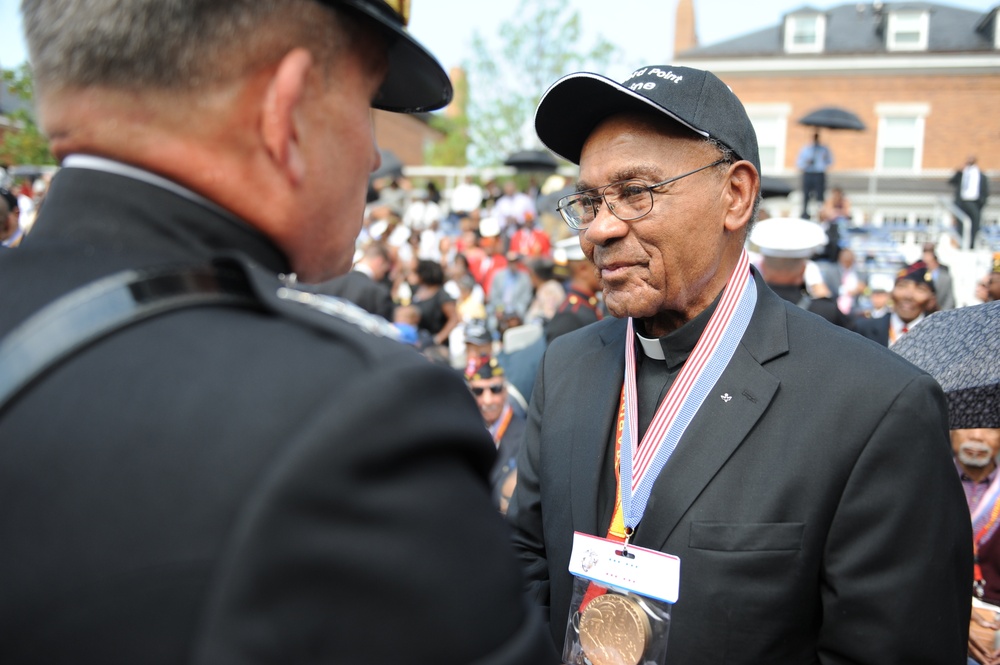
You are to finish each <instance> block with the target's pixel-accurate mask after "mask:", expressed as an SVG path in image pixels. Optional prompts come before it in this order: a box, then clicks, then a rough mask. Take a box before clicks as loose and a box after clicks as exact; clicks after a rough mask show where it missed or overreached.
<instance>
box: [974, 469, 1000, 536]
mask: <svg viewBox="0 0 1000 665" xmlns="http://www.w3.org/2000/svg"><path fill="white" fill-rule="evenodd" d="M997 501H1000V473H997V474H996V477H994V478H993V482H991V483H990V486H989V488H988V489H987V490H986V492H985V493H984V494H983V496H982V498H981V499H979V503H978V504H976V507H975V509H974V510H973V511H972V535H973V536H974V537H975V536H977V535H979V532H980V531H982V530H983V528H984V527H986V526H987V525H989V527H990V528H989V529H988V530H987V531H986V532H985V533H983V534H982V536H981V539H980V544H982V543H985V542H986V541H987V540H989V539H990V538H991V537H992V536H993V533H994V532H995V531H996V529H997V522H996V521H994V522H993V524H990V523H989V522H990V516H991V513H992V511H993V506H995V505H996V502H997Z"/></svg>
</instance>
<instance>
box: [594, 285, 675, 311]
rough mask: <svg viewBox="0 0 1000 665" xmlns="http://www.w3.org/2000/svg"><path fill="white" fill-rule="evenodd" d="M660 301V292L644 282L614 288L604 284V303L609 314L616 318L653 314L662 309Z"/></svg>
mask: <svg viewBox="0 0 1000 665" xmlns="http://www.w3.org/2000/svg"><path fill="white" fill-rule="evenodd" d="M661 301H662V294H660V293H659V292H658V291H656V290H655V289H653V288H652V287H651V286H649V285H648V284H645V283H642V284H639V285H634V284H629V285H626V286H624V287H615V288H611V287H609V286H608V285H606V284H605V286H604V305H605V307H607V308H608V312H609V313H610V314H611V316H613V317H615V318H618V319H622V318H625V317H629V316H631V317H632V318H635V319H643V318H648V317H652V316H655V315H656V314H658V313H659V312H660V310H661V309H662V306H661V304H662V303H661Z"/></svg>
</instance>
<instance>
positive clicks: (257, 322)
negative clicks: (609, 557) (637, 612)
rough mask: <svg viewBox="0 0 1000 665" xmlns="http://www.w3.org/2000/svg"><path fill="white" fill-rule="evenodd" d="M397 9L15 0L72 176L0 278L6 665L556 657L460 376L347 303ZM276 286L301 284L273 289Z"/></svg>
mask: <svg viewBox="0 0 1000 665" xmlns="http://www.w3.org/2000/svg"><path fill="white" fill-rule="evenodd" d="M409 5H410V3H409V2H400V1H398V0H397V1H395V2H384V1H383V0H281V1H266V2H263V1H257V0H238V1H230V2H205V1H203V0H171V1H170V2H164V1H163V0H103V1H102V2H78V1H75V0H24V2H23V3H22V12H23V18H24V26H25V30H26V33H27V40H28V46H29V50H30V56H31V65H32V70H33V72H34V76H35V83H36V86H37V87H36V92H37V102H38V110H39V119H40V122H41V124H42V125H43V126H44V129H45V131H46V133H47V134H48V136H49V137H51V146H52V149H53V151H54V153H55V154H56V155H57V156H58V157H59V158H60V159H61V160H62V166H63V168H62V169H61V171H60V172H59V173H58V175H56V176H55V178H54V180H53V183H52V187H51V190H50V191H49V194H48V196H47V198H46V203H45V206H44V207H43V208H42V210H41V214H40V216H39V218H38V221H37V223H36V224H35V226H34V229H33V231H32V234H31V238H30V240H29V241H28V242H26V243H25V244H24V246H22V247H20V248H19V249H18V250H17V251H14V252H6V255H5V256H3V257H0V278H2V281H3V283H4V284H17V285H18V288H17V289H5V290H4V292H3V294H2V295H0V311H2V312H3V314H4V316H3V318H2V319H0V335H3V336H4V337H3V339H2V342H0V441H2V442H3V445H2V446H0V497H2V498H0V542H2V543H3V547H0V589H2V592H0V662H4V663H25V662H37V663H70V662H78V663H105V664H109V663H110V664H114V663H129V664H133V663H204V664H206V665H208V664H211V665H224V664H228V663H233V664H235V663H306V662H309V663H324V662H326V663H331V662H338V663H386V664H388V663H392V664H394V665H395V664H399V663H412V664H413V665H418V664H419V665H424V664H427V663H472V662H481V663H485V662H489V663H509V664H510V665H520V664H522V663H551V662H552V661H553V660H554V658H555V655H554V654H553V653H552V647H551V644H549V643H548V640H547V639H546V638H545V636H544V629H543V628H542V627H541V626H542V623H541V621H540V620H538V621H536V620H535V619H534V618H533V617H534V614H535V613H534V612H533V610H532V609H531V605H530V604H529V603H528V601H527V599H525V598H524V597H523V594H522V592H521V590H520V588H519V587H520V580H521V574H520V571H519V570H518V566H517V563H516V561H515V560H514V557H513V556H512V555H511V554H510V550H509V546H508V540H507V533H508V531H507V529H506V527H505V525H504V524H503V520H502V518H501V517H500V516H499V515H498V514H497V512H496V510H495V508H494V507H493V504H492V502H491V500H490V491H489V489H490V488H489V476H488V474H489V471H490V468H491V466H492V464H493V460H494V458H495V454H496V452H495V448H494V446H493V445H492V442H491V441H490V437H489V435H488V434H487V432H486V431H485V430H484V428H483V426H482V418H481V417H480V415H479V412H478V410H477V409H476V407H475V404H474V401H473V399H472V398H471V397H470V395H469V392H468V389H467V388H466V386H465V383H464V382H463V381H462V378H461V376H460V375H458V373H456V372H455V371H454V370H453V369H451V368H448V367H437V366H434V365H432V364H430V363H427V362H426V360H425V359H424V358H423V357H422V356H420V355H419V354H418V353H417V352H416V351H414V350H413V349H412V348H411V347H408V346H405V345H403V344H400V343H399V342H397V341H395V340H394V339H390V337H391V335H392V331H393V329H392V328H391V327H390V326H389V324H387V323H386V322H385V321H384V320H383V319H380V318H377V317H372V316H370V315H368V314H367V313H365V312H363V311H360V310H359V309H358V308H356V307H354V306H352V305H350V304H348V303H346V302H344V301H341V300H337V299H335V298H331V297H329V296H321V295H317V294H311V293H306V292H303V291H301V290H298V289H296V288H294V286H293V281H292V280H291V278H290V277H289V276H290V274H291V273H295V274H296V275H297V277H298V280H300V281H303V282H319V281H322V280H325V279H328V278H331V277H333V276H336V275H338V274H342V273H344V272H345V271H347V270H348V269H349V268H350V266H351V260H352V256H353V254H354V243H355V238H356V237H357V235H358V232H359V230H360V229H361V226H362V218H363V211H364V206H365V194H366V189H367V183H368V177H369V174H370V173H371V172H372V171H374V170H375V169H376V168H377V167H378V165H379V152H378V150H377V146H376V144H375V141H374V137H373V127H372V108H373V107H375V108H379V109H384V110H387V111H393V112H420V111H429V110H432V109H436V108H440V107H442V106H444V105H445V104H447V103H448V101H449V100H450V99H451V96H452V88H451V84H450V82H449V81H448V77H447V75H446V74H445V72H444V70H443V69H442V68H441V66H440V64H439V63H438V62H437V61H436V60H435V59H434V57H433V56H432V55H430V54H429V53H428V52H427V51H426V50H424V48H423V47H421V46H420V45H419V44H418V43H417V42H416V41H414V40H413V39H412V38H411V37H410V36H409V35H408V33H407V31H406V30H405V28H404V25H405V20H406V14H407V13H408V9H409ZM282 274H284V275H285V276H286V277H285V279H283V280H282V279H279V275H282Z"/></svg>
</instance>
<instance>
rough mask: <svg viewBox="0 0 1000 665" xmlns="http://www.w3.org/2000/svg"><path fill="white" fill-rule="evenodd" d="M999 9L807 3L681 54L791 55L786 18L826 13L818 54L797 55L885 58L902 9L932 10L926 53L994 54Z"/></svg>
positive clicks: (916, 3) (707, 55)
mask: <svg viewBox="0 0 1000 665" xmlns="http://www.w3.org/2000/svg"><path fill="white" fill-rule="evenodd" d="M997 10H998V7H994V8H993V9H992V10H990V11H989V12H986V13H981V12H978V11H973V10H969V9H961V8H958V7H953V6H949V5H942V4H937V3H932V2H886V3H880V2H874V3H863V2H859V3H852V4H844V5H838V6H836V7H831V8H830V9H825V10H821V9H816V8H814V7H811V6H808V5H807V6H803V7H801V8H799V9H796V10H793V11H791V12H788V13H787V14H785V15H784V16H782V17H781V21H780V22H779V23H778V24H777V25H774V26H771V27H768V28H764V29H762V30H758V31H756V32H751V33H748V34H746V35H742V36H740V37H734V38H732V39H728V40H725V41H722V42H718V43H716V44H710V45H706V46H698V47H695V48H692V49H688V50H686V51H683V52H681V53H679V54H678V56H679V57H683V58H685V59H693V58H716V57H718V58H731V57H734V56H743V57H746V56H752V57H768V56H773V57H779V56H786V55H789V54H788V53H787V52H786V51H785V48H784V29H785V28H784V26H785V19H786V18H787V17H788V16H791V15H801V14H822V15H824V16H825V17H826V30H825V39H824V43H823V48H822V50H821V51H820V52H818V53H807V54H795V55H802V56H805V57H822V56H824V55H826V56H829V55H872V54H884V53H887V52H888V49H887V47H886V40H885V29H886V28H885V26H886V22H887V20H888V16H889V15H890V14H891V13H893V12H901V11H918V12H919V11H926V12H928V15H929V19H930V23H929V32H928V40H927V48H926V49H925V50H924V51H923V52H925V53H958V52H961V53H975V52H993V51H994V50H995V49H994V40H993V30H994V23H995V21H996V14H997ZM911 53H912V51H911Z"/></svg>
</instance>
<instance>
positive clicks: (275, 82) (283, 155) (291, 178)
mask: <svg viewBox="0 0 1000 665" xmlns="http://www.w3.org/2000/svg"><path fill="white" fill-rule="evenodd" d="M312 68H313V58H312V54H310V53H309V51H307V50H305V49H301V48H297V49H294V50H292V51H289V52H288V53H287V54H286V55H285V57H283V58H282V59H281V62H279V63H278V66H277V68H276V69H275V70H274V72H273V73H272V74H271V78H270V80H269V81H268V84H267V90H266V93H265V96H264V109H263V113H262V118H261V123H262V126H261V133H262V136H263V139H264V145H265V147H266V149H267V151H268V154H269V155H270V157H271V160H272V162H273V163H274V165H275V170H276V171H277V172H278V173H280V174H281V175H283V176H284V177H285V178H286V179H287V180H288V182H289V183H291V184H292V185H293V186H297V185H299V184H300V183H301V182H302V180H303V178H304V177H305V159H304V156H303V154H302V139H303V137H302V135H301V129H302V128H301V126H300V122H301V120H302V117H301V112H302V102H303V99H304V97H305V94H306V84H307V82H308V78H309V74H310V72H311V70H312Z"/></svg>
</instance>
